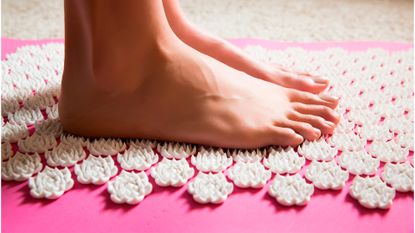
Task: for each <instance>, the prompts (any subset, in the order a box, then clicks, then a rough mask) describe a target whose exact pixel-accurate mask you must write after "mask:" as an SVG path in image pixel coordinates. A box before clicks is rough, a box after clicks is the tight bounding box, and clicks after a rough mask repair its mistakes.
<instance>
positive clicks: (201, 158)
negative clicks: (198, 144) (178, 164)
mask: <svg viewBox="0 0 415 233" xmlns="http://www.w3.org/2000/svg"><path fill="white" fill-rule="evenodd" d="M191 162H192V164H193V165H194V166H196V168H197V170H199V171H201V172H221V171H224V170H225V169H226V168H227V167H229V166H230V165H232V162H233V160H232V157H231V156H228V155H227V154H226V153H225V152H224V151H223V150H222V149H214V148H208V149H205V148H204V147H202V148H201V149H200V151H199V152H197V154H196V155H193V156H192V158H191Z"/></svg>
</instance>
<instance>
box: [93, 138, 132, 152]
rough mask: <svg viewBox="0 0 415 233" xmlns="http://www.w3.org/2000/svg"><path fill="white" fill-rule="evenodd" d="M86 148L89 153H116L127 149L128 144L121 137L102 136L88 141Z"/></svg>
mask: <svg viewBox="0 0 415 233" xmlns="http://www.w3.org/2000/svg"><path fill="white" fill-rule="evenodd" d="M86 148H87V149H88V150H89V153H91V154H93V155H103V156H107V155H116V154H117V153H119V152H122V151H124V150H125V148H126V145H125V143H124V142H122V141H121V140H119V139H112V138H107V139H106V138H100V139H93V140H90V141H88V142H87V144H86Z"/></svg>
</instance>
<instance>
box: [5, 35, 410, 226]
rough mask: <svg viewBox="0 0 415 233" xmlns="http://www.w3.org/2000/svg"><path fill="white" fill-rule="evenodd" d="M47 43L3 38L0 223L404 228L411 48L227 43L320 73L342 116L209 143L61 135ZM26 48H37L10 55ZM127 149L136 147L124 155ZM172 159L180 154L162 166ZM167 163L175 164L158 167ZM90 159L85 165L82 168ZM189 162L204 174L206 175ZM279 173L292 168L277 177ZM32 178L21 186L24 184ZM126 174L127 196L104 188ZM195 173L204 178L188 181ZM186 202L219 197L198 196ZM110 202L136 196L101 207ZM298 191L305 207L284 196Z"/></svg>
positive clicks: (56, 50)
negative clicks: (325, 123) (311, 130)
mask: <svg viewBox="0 0 415 233" xmlns="http://www.w3.org/2000/svg"><path fill="white" fill-rule="evenodd" d="M56 42H58V43H52V44H50V43H47V42H46V41H43V42H27V41H26V42H25V41H12V40H7V39H4V40H3V54H2V57H3V59H5V60H3V62H2V115H3V124H2V160H3V161H4V162H3V164H2V179H3V180H16V181H19V182H14V181H11V182H9V181H6V182H4V181H3V183H2V192H3V194H2V206H3V207H2V208H3V216H2V224H3V229H2V230H3V231H4V232H16V231H18V232H20V231H31V232H38V231H42V232H51V231H56V229H59V230H60V231H62V232H85V231H98V232H104V231H117V232H129V231H134V230H144V231H151V232H163V231H166V230H169V231H173V232H183V231H198V232H203V231H229V230H234V229H242V230H240V231H245V232H251V231H254V230H255V231H261V232H267V231H270V232H271V231H273V229H274V230H275V229H278V230H279V231H281V232H285V231H298V232H315V231H333V230H336V231H341V232H342V231H344V232H348V231H353V230H354V231H356V230H361V231H365V232H368V231H377V230H381V231H383V232H391V231H394V232H401V231H409V230H411V229H413V223H412V219H413V186H412V183H413V156H412V150H413V107H412V106H413V89H412V86H413V80H412V76H413V70H412V69H413V67H412V60H413V50H412V46H410V45H402V44H382V43H349V44H348V43H339V44H324V43H323V44H284V43H275V42H269V41H257V40H235V41H233V42H234V43H235V44H237V45H240V46H242V47H245V48H244V49H245V51H246V52H247V53H249V54H251V55H252V56H254V57H256V58H258V59H262V60H265V61H268V62H275V63H279V64H281V65H284V66H287V67H291V68H294V69H295V68H297V69H302V70H306V71H310V72H313V73H317V74H321V75H325V76H327V77H329V78H330V79H331V83H332V87H331V88H330V89H329V90H328V92H330V93H333V94H335V95H338V96H340V97H341V104H340V106H339V109H338V111H339V112H340V113H345V114H344V117H343V118H342V122H341V125H340V126H339V128H338V129H337V130H336V132H335V134H334V136H333V137H331V138H324V139H322V140H319V141H317V142H307V143H305V144H304V145H302V146H300V147H299V148H296V149H295V150H291V149H287V150H282V149H280V148H273V149H271V148H265V149H264V148H261V149H260V150H257V151H228V150H224V151H220V150H215V151H214V152H215V153H213V152H211V151H210V152H209V150H204V149H202V148H200V147H195V146H193V145H187V146H186V147H184V145H181V146H180V145H179V146H176V147H175V146H174V145H172V144H165V143H162V142H157V143H155V142H148V141H126V140H124V141H121V140H117V139H110V140H98V141H93V140H85V139H83V138H77V137H71V136H70V135H65V136H62V135H61V128H60V125H59V121H58V120H56V119H58V115H57V111H56V103H57V101H58V99H59V84H60V75H61V73H62V62H63V44H61V41H56ZM30 44H44V45H42V46H40V47H39V46H26V47H22V48H20V49H19V50H17V52H15V50H16V47H18V46H23V45H30ZM5 53H9V56H8V57H7V58H6V57H5V56H4V54H5ZM45 80H47V81H45ZM45 119H47V120H45ZM368 142H369V143H368ZM149 148H150V149H149ZM131 151H132V152H131ZM133 152H136V153H133ZM155 152H156V153H155ZM338 152H339V153H338ZM340 152H341V153H340ZM137 153H138V154H140V155H141V157H139V158H137V157H134V154H137ZM91 154H93V155H91ZM116 154H118V155H116ZM190 154H192V156H190ZM111 155H114V156H112V157H111ZM202 155H203V156H204V157H203V156H202ZM288 155H289V156H288ZM163 157H164V159H163ZM213 157H214V158H215V159H212V158H213ZM263 157H266V158H265V159H264V158H263ZM304 158H305V159H304ZM84 159H87V160H88V161H89V162H86V161H85V162H83V160H84ZM176 160H177V161H181V162H180V163H179V162H177V163H175V162H172V161H176ZM230 160H233V162H232V161H230ZM8 161H11V162H8ZM96 161H98V162H96ZM212 161H213V162H212ZM310 161H313V162H310ZM385 162H386V163H385ZM46 164H47V165H49V166H50V167H55V166H59V168H60V169H59V170H57V169H50V168H46V167H45V165H46ZM75 164H76V165H75ZM160 164H163V165H160ZM170 164H174V166H172V165H170ZM385 164H386V165H385ZM73 165H75V169H74V168H73V167H72V166H73ZM264 165H265V166H264ZM63 167H68V168H69V169H66V168H65V169H63ZM88 167H89V169H85V168H88ZM97 167H98V168H102V169H97ZM150 167H151V169H150ZM42 168H43V171H42V172H40V171H41V169H42ZM175 168H178V169H179V170H180V169H182V171H185V172H183V173H180V174H179V175H178V176H174V177H173V176H169V175H168V174H170V173H174V172H176V171H177V169H176V170H175ZM94 169H97V170H98V171H96V172H90V171H94ZM121 170H133V171H134V172H135V173H132V172H129V173H127V172H124V171H123V172H121ZM141 170H145V171H146V173H147V176H145V173H139V172H138V171H141ZM150 170H151V174H150ZM199 170H201V171H205V172H206V173H207V172H208V171H213V172H214V173H213V174H217V176H216V177H217V178H212V177H213V176H212V177H210V176H205V175H203V174H198V173H199ZM39 172H40V173H39ZM271 172H272V176H271ZM37 173H38V174H37ZM222 173H223V174H225V175H226V176H227V179H224V176H223V175H222ZM230 173H231V174H230ZM275 173H278V174H277V175H275ZM279 173H282V175H280V174H279ZM285 173H290V174H291V175H290V177H293V178H292V180H291V181H290V182H288V183H287V182H284V177H286V176H285ZM117 174H118V176H117ZM128 174H131V175H128ZM134 174H136V175H134ZM166 174H167V176H166ZM244 174H254V175H248V176H246V175H244ZM255 174H257V175H260V176H258V177H257V176H256V175H255ZM268 174H269V175H268ZM294 174H298V175H294ZM356 174H359V175H360V176H355V175H356ZM31 176H32V178H30V179H29V180H30V181H29V184H28V183H27V182H25V180H27V179H28V178H29V177H31ZM114 177H116V178H114ZM172 177H173V178H172ZM209 177H210V178H209ZM304 177H305V178H304ZM365 177H371V178H365ZM110 179H111V182H110V183H111V185H108V190H107V185H106V184H105V183H106V182H107V181H108V180H110ZM188 179H190V180H189V181H188ZM51 180H54V181H55V182H51ZM137 180H139V181H140V182H136V183H134V185H136V186H137V187H139V188H138V189H137V190H138V191H137V192H128V188H127V189H124V190H127V192H124V193H128V195H121V196H120V195H118V196H117V195H113V194H114V193H116V190H117V189H123V186H122V185H127V186H125V187H132V186H128V185H131V184H132V182H135V181H137ZM155 180H156V182H155ZM293 180H294V181H295V180H301V181H302V182H303V183H304V185H305V186H304V185H303V186H302V185H301V184H303V183H301V182H294V181H293ZM368 180H370V181H368ZM21 181H24V182H21ZM207 181H209V182H217V183H216V184H217V185H216V186H214V185H213V186H212V185H210V186H209V185H205V186H203V185H202V186H201V185H200V183H202V184H204V183H203V182H207ZM81 183H93V184H96V186H95V185H91V184H88V185H84V184H81ZM156 183H157V184H156ZM232 183H233V184H234V185H232ZM50 184H52V185H50ZM205 184H206V183H205ZM287 184H288V186H287ZM293 184H294V186H290V185H293ZM352 184H353V185H352ZM120 185H121V186H120ZM159 185H173V186H179V187H177V188H172V187H166V188H164V187H163V188H162V187H159ZM181 185H183V186H181ZM296 185H297V186H296ZM110 186H111V188H110ZM262 186H264V187H262ZM313 186H314V187H313ZM180 187H181V188H180ZM190 187H191V188H190ZM200 187H206V189H205V190H207V192H203V190H202V191H201V190H200ZM212 187H213V190H212ZM215 187H223V188H224V190H222V191H221V192H217V190H214V188H215ZM240 187H254V188H255V189H254V188H240ZM292 187H295V188H294V189H292ZM300 187H307V188H300ZM374 187H375V188H374ZM130 189H131V188H130ZM311 189H312V190H313V192H311V193H310V190H311ZM327 189H329V190H327ZM331 189H332V190H331ZM114 190H115V191H114ZM186 190H188V191H189V193H192V194H189V193H188V192H187V191H186ZM293 190H300V191H299V192H300V194H303V195H299V193H298V192H294V191H293ZM65 191H66V193H65V194H63V193H64V192H65ZM130 191H131V190H130ZM197 192H199V193H197ZM110 193H111V195H110ZM195 193H196V194H199V195H195ZM62 194H63V196H61V197H60V195H62ZM227 195H229V197H227ZM271 195H272V196H271ZM33 196H34V197H38V198H42V197H46V198H50V199H52V198H59V199H57V200H55V201H50V200H44V199H34V198H33ZM226 197H227V199H226ZM291 197H294V199H293V198H291ZM310 198H311V199H310ZM194 200H197V201H198V202H206V201H208V202H209V201H210V202H223V201H224V203H223V204H221V205H214V204H204V205H201V204H197V203H196V202H195V201H194ZM277 200H278V202H277ZM117 201H118V202H128V203H130V204H137V203H139V202H140V201H142V202H140V204H138V205H127V204H123V205H119V204H114V203H113V202H117ZM307 201H309V203H308V204H307V205H306V206H305V207H295V206H294V207H285V206H284V205H290V204H305V203H307ZM392 202H393V204H392ZM282 204H284V205H282ZM362 205H363V206H366V207H369V208H375V209H374V210H369V209H367V208H365V207H362ZM379 208H390V209H389V210H381V209H379ZM179 216H180V217H179ZM52 217H53V219H54V221H50V219H51V218H52ZM92 219H93V221H92Z"/></svg>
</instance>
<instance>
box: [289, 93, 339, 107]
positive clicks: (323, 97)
mask: <svg viewBox="0 0 415 233" xmlns="http://www.w3.org/2000/svg"><path fill="white" fill-rule="evenodd" d="M289 97H290V100H291V102H298V103H304V104H314V105H323V106H326V107H329V108H332V109H334V108H335V107H336V106H337V104H338V103H339V100H338V98H337V97H334V96H330V95H327V94H320V95H315V94H312V93H308V92H304V91H298V90H294V89H291V90H290V93H289Z"/></svg>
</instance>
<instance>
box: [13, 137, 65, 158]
mask: <svg viewBox="0 0 415 233" xmlns="http://www.w3.org/2000/svg"><path fill="white" fill-rule="evenodd" d="M17 145H18V146H19V151H21V152H24V153H26V152H31V153H44V152H46V151H48V150H50V149H52V148H53V147H55V146H56V145H57V142H56V139H55V137H54V136H51V135H44V134H38V133H34V134H32V135H31V136H29V137H27V138H25V139H23V140H20V141H19V142H18V143H17Z"/></svg>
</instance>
